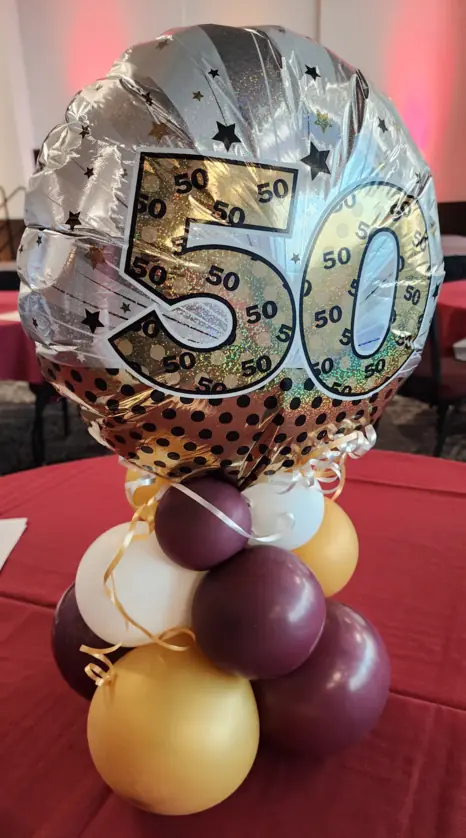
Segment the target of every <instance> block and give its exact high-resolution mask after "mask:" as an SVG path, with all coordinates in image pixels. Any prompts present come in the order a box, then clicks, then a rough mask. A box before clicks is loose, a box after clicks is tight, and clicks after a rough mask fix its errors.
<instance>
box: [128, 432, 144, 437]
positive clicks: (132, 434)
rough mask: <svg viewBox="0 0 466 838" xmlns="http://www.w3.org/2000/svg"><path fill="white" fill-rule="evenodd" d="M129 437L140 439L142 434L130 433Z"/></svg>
mask: <svg viewBox="0 0 466 838" xmlns="http://www.w3.org/2000/svg"><path fill="white" fill-rule="evenodd" d="M129 435H130V437H131V439H142V434H140V433H138V431H130V432H129Z"/></svg>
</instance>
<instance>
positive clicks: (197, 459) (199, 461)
mask: <svg viewBox="0 0 466 838" xmlns="http://www.w3.org/2000/svg"><path fill="white" fill-rule="evenodd" d="M194 462H195V463H196V465H197V466H205V464H206V462H207V460H206V458H205V457H194Z"/></svg>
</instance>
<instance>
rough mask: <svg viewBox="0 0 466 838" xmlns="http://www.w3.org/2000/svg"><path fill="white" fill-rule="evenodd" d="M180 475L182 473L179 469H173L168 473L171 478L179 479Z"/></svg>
mask: <svg viewBox="0 0 466 838" xmlns="http://www.w3.org/2000/svg"><path fill="white" fill-rule="evenodd" d="M179 473H180V469H179V468H178V469H176V468H172V470H171V471H169V472H168V476H169V477H178V475H179Z"/></svg>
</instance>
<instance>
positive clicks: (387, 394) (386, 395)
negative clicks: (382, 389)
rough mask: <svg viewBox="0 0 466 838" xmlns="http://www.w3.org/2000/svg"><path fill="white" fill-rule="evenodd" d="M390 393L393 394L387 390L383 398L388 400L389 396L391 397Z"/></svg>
mask: <svg viewBox="0 0 466 838" xmlns="http://www.w3.org/2000/svg"><path fill="white" fill-rule="evenodd" d="M392 393H393V390H387V392H386V393H385V398H386V399H389V398H390V396H391V395H392Z"/></svg>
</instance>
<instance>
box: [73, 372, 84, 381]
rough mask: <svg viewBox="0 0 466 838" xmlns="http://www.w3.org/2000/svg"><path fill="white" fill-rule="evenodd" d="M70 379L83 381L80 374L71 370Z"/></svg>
mask: <svg viewBox="0 0 466 838" xmlns="http://www.w3.org/2000/svg"><path fill="white" fill-rule="evenodd" d="M71 378H72V379H73V381H82V380H83V377H82V375H81V373H80V372H78V370H71Z"/></svg>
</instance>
